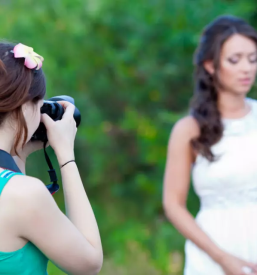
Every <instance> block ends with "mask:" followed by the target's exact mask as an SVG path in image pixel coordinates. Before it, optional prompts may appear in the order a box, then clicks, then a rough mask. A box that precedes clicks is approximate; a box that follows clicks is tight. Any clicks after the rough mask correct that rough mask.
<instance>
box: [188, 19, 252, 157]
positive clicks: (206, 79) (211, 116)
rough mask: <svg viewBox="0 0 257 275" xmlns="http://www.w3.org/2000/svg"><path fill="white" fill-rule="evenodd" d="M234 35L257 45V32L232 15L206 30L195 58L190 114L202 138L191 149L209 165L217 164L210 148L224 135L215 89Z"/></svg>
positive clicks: (216, 21) (215, 22)
mask: <svg viewBox="0 0 257 275" xmlns="http://www.w3.org/2000/svg"><path fill="white" fill-rule="evenodd" d="M234 34H241V35H243V36H245V37H248V38H250V39H252V40H253V41H254V42H255V43H256V44H257V32H256V31H255V29H254V28H253V27H252V26H250V25H249V24H248V23H247V22H246V21H244V20H243V19H241V18H237V17H235V16H230V15H226V16H220V17H218V18H216V19H215V20H214V21H213V22H211V23H210V24H209V25H207V26H206V27H205V29H204V31H203V34H202V36H201V40H200V43H199V46H198V48H197V50H196V52H195V55H194V65H195V73H194V81H195V90H194V96H193V98H192V100H191V103H190V111H191V112H190V113H191V115H192V116H193V117H194V118H195V119H196V121H197V122H198V124H199V127H200V135H199V136H198V137H197V138H195V139H192V140H191V145H192V147H193V149H194V150H195V151H196V152H198V153H199V154H201V155H202V156H204V157H205V158H207V159H208V160H209V161H215V160H216V157H215V156H214V154H213V153H212V151H211V146H212V145H214V144H216V143H217V142H218V141H219V140H220V139H221V137H222V134H223V125H222V121H221V114H220V112H219V109H218V104H217V103H218V92H217V89H216V87H217V86H218V85H219V83H218V77H217V70H218V69H219V63H220V52H221V49H222V46H223V44H224V42H225V41H226V40H227V39H228V38H230V37H231V36H232V35H234ZM205 61H213V65H214V69H215V73H214V75H211V74H209V73H208V72H207V70H206V69H205V68H204V62H205Z"/></svg>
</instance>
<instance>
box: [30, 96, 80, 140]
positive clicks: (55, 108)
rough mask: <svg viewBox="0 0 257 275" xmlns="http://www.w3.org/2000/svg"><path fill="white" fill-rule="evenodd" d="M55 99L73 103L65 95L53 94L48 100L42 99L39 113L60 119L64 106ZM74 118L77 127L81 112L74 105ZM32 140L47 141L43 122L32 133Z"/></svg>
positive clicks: (71, 99) (72, 100)
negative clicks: (42, 102)
mask: <svg viewBox="0 0 257 275" xmlns="http://www.w3.org/2000/svg"><path fill="white" fill-rule="evenodd" d="M57 101H68V102H70V103H72V104H73V105H75V102H74V99H73V98H72V97H70V96H67V95H61V96H54V97H51V98H49V99H48V100H44V104H43V106H42V107H41V110H40V111H41V114H47V115H49V116H50V117H51V118H52V119H53V120H54V121H57V120H61V119H62V116H63V114H64V108H63V107H62V105H61V104H59V103H58V102H57ZM73 116H74V119H75V121H76V125H77V127H78V126H79V125H80V122H81V114H80V112H79V110H78V108H77V107H75V111H74V115H73ZM31 140H32V141H35V140H40V141H42V142H47V140H48V139H47V131H46V127H45V125H44V123H42V122H40V124H39V127H38V129H37V130H36V132H35V133H34V134H33V136H32V138H31Z"/></svg>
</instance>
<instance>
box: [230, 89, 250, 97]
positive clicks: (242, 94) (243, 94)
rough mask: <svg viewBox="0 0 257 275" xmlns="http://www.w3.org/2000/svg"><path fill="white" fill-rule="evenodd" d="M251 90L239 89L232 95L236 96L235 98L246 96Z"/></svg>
mask: <svg viewBox="0 0 257 275" xmlns="http://www.w3.org/2000/svg"><path fill="white" fill-rule="evenodd" d="M250 89H251V88H248V87H247V88H246V87H245V88H241V89H237V90H235V91H234V92H233V93H234V94H236V95H237V96H247V94H248V93H249V92H250Z"/></svg>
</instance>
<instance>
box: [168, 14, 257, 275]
mask: <svg viewBox="0 0 257 275" xmlns="http://www.w3.org/2000/svg"><path fill="white" fill-rule="evenodd" d="M256 45H257V33H256V31H255V29H254V28H253V27H252V26H250V25H249V24H247V23H246V22H245V21H244V20H242V19H240V18H237V17H233V16H221V17H218V18H217V19H215V20H214V21H213V22H211V23H210V24H209V25H208V26H206V27H205V29H204V32H203V34H202V37H201V41H200V44H199V47H198V49H197V51H196V54H195V67H196V68H195V84H196V85H195V87H196V88H195V94H194V98H193V100H192V104H191V113H190V115H188V116H186V117H184V118H182V119H180V120H179V121H178V122H177V123H176V124H175V126H174V128H173V130H172V133H171V136H170V140H169V145H168V158H167V163H166V170H165V179H164V198H163V204H164V208H165V211H166V215H167V217H168V219H169V220H170V221H171V222H172V223H173V224H174V226H175V227H176V228H177V229H178V230H179V231H180V232H181V234H183V235H184V236H185V238H186V239H187V241H186V247H185V252H186V263H185V271H184V274H185V275H224V274H227V275H241V274H252V275H253V274H257V101H256V100H253V99H251V98H249V97H247V93H248V92H249V91H250V89H251V87H252V85H253V84H254V81H255V77H256V70H257V47H256ZM191 172H192V179H193V186H194V189H195V191H196V193H197V195H198V196H199V198H200V202H201V207H200V211H199V212H198V214H197V216H196V218H195V219H194V218H193V217H192V215H191V214H190V213H189V211H188V210H187V209H186V201H187V194H188V189H189V183H190V175H191Z"/></svg>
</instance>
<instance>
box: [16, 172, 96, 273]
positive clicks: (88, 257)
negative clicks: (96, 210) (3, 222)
mask: <svg viewBox="0 0 257 275" xmlns="http://www.w3.org/2000/svg"><path fill="white" fill-rule="evenodd" d="M25 180H26V182H25ZM21 181H23V182H21V183H20V185H23V188H22V189H21V190H19V191H20V192H19V194H16V195H13V202H14V203H15V206H16V208H17V209H18V211H17V212H16V220H17V226H18V227H19V231H18V232H19V233H20V237H23V238H26V239H27V240H29V241H31V242H32V243H33V244H34V245H35V246H37V247H38V248H39V249H40V250H41V251H42V252H43V253H44V254H45V255H46V257H47V258H49V259H50V260H51V261H53V262H54V263H55V264H56V265H57V266H59V267H60V268H61V269H63V270H64V271H65V272H68V273H69V274H78V275H80V274H83V275H84V274H90V275H91V274H97V272H98V269H99V264H98V263H97V260H96V259H97V255H96V254H95V249H94V248H93V247H92V245H91V244H90V243H89V242H88V241H87V240H86V238H85V237H84V236H83V235H82V234H81V233H80V231H79V230H78V229H77V228H76V227H75V226H74V224H73V223H72V222H71V221H70V220H69V219H68V218H67V216H66V215H64V214H63V213H62V211H61V210H60V209H59V207H58V206H57V204H56V202H55V200H54V199H53V197H52V196H51V195H50V193H49V191H48V190H47V188H46V187H45V185H44V184H43V183H42V182H41V181H39V180H38V179H35V178H31V177H24V176H22V179H21ZM14 200H15V201H14Z"/></svg>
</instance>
